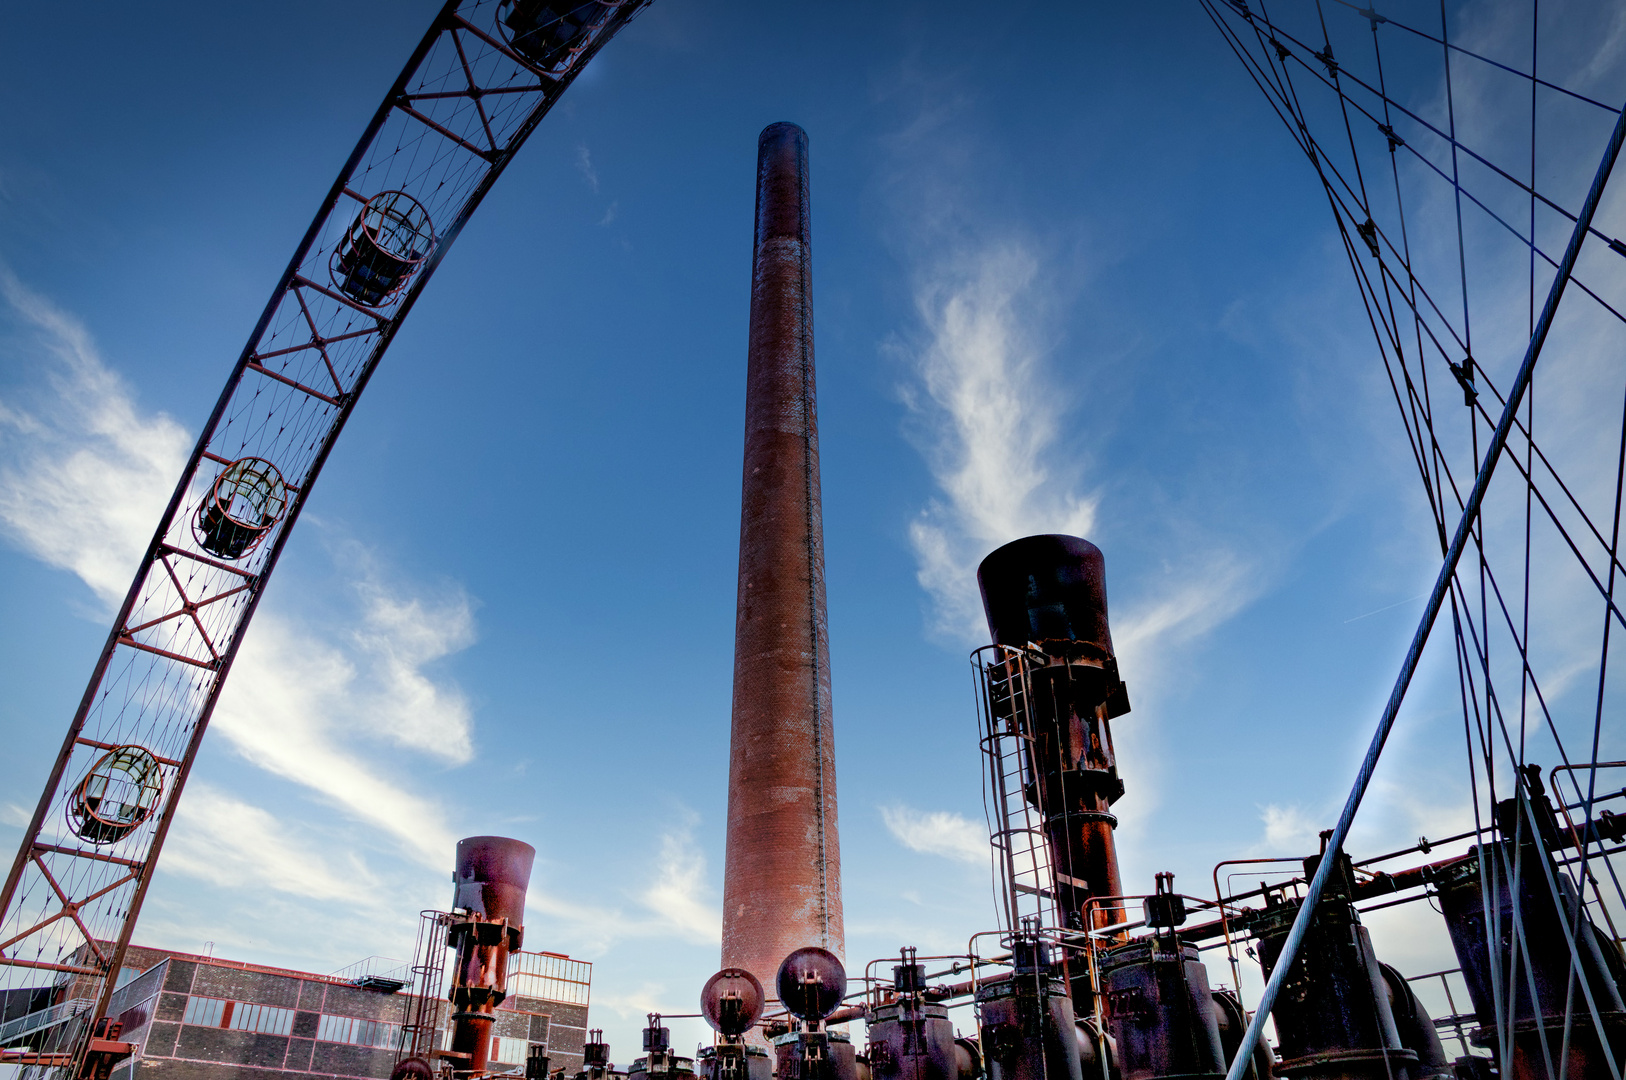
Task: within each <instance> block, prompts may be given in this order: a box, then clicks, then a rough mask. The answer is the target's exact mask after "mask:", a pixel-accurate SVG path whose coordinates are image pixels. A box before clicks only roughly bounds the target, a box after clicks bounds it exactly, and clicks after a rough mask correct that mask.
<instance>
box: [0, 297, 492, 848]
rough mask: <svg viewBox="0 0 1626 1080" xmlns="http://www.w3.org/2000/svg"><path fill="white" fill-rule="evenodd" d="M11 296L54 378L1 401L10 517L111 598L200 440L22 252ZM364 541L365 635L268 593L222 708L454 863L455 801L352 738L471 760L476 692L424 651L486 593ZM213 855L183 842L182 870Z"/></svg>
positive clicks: (358, 808)
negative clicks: (118, 369)
mask: <svg viewBox="0 0 1626 1080" xmlns="http://www.w3.org/2000/svg"><path fill="white" fill-rule="evenodd" d="M0 300H3V301H4V310H3V311H0V315H4V316H6V319H5V321H6V322H7V323H9V324H11V325H10V329H12V330H13V331H14V333H13V334H12V335H11V336H10V338H9V339H8V342H7V347H8V349H12V350H14V351H15V352H16V354H17V358H18V359H19V360H20V361H23V363H19V365H18V369H19V370H23V369H24V368H25V367H33V368H37V369H39V370H41V371H43V372H45V373H46V387H45V390H44V392H43V393H39V394H37V395H35V396H34V397H32V398H30V399H29V402H28V405H27V406H26V407H24V406H21V405H17V404H8V403H5V402H0V531H3V532H4V533H5V535H6V536H7V538H8V539H10V540H11V541H12V543H13V544H15V545H16V546H17V547H18V548H20V549H21V550H23V551H25V552H27V553H28V554H30V555H32V556H33V557H35V558H37V559H39V560H40V561H42V562H44V563H47V564H49V565H51V566H55V567H59V568H61V569H64V570H68V571H70V572H72V573H73V574H75V575H76V576H77V577H79V578H80V580H82V581H83V582H84V583H85V584H86V585H87V586H88V587H89V588H90V589H91V591H92V592H93V593H94V594H95V595H96V597H97V599H98V600H99V601H100V602H101V604H102V605H103V606H104V608H105V609H111V608H112V607H113V606H114V605H115V604H117V602H118V601H119V599H120V598H121V597H122V596H123V595H124V592H125V590H126V589H127V588H128V586H129V580H130V578H129V575H130V572H131V568H133V567H134V566H135V565H136V564H137V563H138V561H139V559H140V556H141V552H142V550H143V549H144V547H145V545H146V543H147V542H148V540H149V539H150V538H151V536H152V529H153V526H154V523H155V522H156V521H157V519H158V516H159V514H160V513H161V511H162V509H163V507H164V504H165V502H166V501H167V499H168V497H169V495H170V493H171V491H172V489H173V486H174V483H175V478H176V477H177V476H178V475H179V474H180V472H181V470H182V468H183V467H184V464H185V461H186V455H187V452H188V451H189V449H190V447H191V443H192V438H191V436H190V435H189V434H188V433H187V432H186V430H185V429H184V428H183V427H182V426H181V425H180V424H179V423H178V422H176V421H175V420H174V419H172V418H170V417H168V416H165V415H163V414H161V413H160V414H148V413H144V412H143V411H142V410H141V409H140V408H139V407H138V406H137V404H136V402H135V400H134V396H133V395H132V393H131V392H130V389H129V388H128V387H127V386H126V385H125V383H124V382H123V380H122V379H120V378H119V376H118V375H117V374H116V373H115V372H113V371H112V370H111V369H109V368H108V367H107V365H106V364H105V363H104V362H103V361H102V359H101V356H100V354H99V352H98V350H97V348H96V345H95V342H94V341H93V340H92V338H91V335H90V334H89V332H88V331H87V330H86V328H85V327H84V326H83V325H82V324H81V323H80V322H79V321H78V320H77V319H75V318H74V317H73V316H72V315H71V314H69V313H68V312H65V311H63V310H62V309H60V308H58V307H57V306H56V305H54V304H53V303H51V302H50V301H49V300H48V299H47V298H45V297H43V296H41V295H40V294H38V293H37V292H35V291H33V290H31V289H30V288H28V287H27V286H26V285H25V284H23V283H22V282H21V281H19V280H18V279H17V277H16V276H15V275H14V274H13V273H11V272H10V271H9V269H6V268H4V267H0ZM346 554H347V555H348V556H353V557H352V558H349V559H348V560H347V565H354V566H358V567H359V568H360V570H359V575H358V576H357V577H356V578H355V580H353V581H352V582H351V587H352V593H353V596H354V597H355V600H356V604H357V606H358V608H359V618H358V619H357V621H356V623H355V624H354V626H353V627H352V628H351V629H350V630H349V632H348V634H346V633H345V632H343V631H329V630H323V629H315V628H311V627H307V626H302V625H299V624H296V623H295V622H294V621H292V620H290V619H288V618H285V617H281V616H279V615H278V614H277V612H276V611H274V610H272V611H266V610H263V609H262V611H261V612H260V614H259V616H258V617H257V619H256V620H255V625H254V629H253V632H252V633H251V634H250V635H249V636H248V637H247V639H246V640H245V641H244V645H243V648H242V651H241V652H240V654H239V656H238V659H237V661H236V664H235V666H234V668H233V674H232V679H231V681H230V682H229V683H228V684H227V688H226V689H225V690H224V691H223V693H222V695H221V701H220V704H219V706H218V708H217V710H216V713H215V718H214V721H213V723H214V726H215V727H216V729H217V730H219V731H220V732H221V733H222V734H224V735H225V736H226V738H227V740H228V741H230V742H231V744H232V745H233V747H234V748H235V749H236V750H237V751H238V753H239V754H241V755H242V756H243V757H244V758H246V759H247V760H249V761H250V762H252V763H254V764H255V765H257V766H259V767H261V768H263V769H265V770H266V771H268V772H270V773H273V774H275V775H277V776H281V777H283V778H285V779H288V780H291V781H294V782H295V783H298V784H301V785H303V786H305V787H307V788H310V789H311V790H313V791H315V792H316V793H317V794H318V795H319V796H321V797H322V798H323V799H325V800H326V801H329V802H331V803H335V804H337V805H339V806H340V807H342V808H343V809H345V810H347V811H349V813H350V815H351V816H352V817H353V818H355V819H358V820H360V821H362V822H366V823H368V824H371V825H373V826H376V827H377V828H378V829H380V830H382V832H383V833H385V834H387V835H390V836H392V837H394V838H395V840H396V841H398V842H399V844H400V845H401V846H402V847H403V848H405V849H406V850H407V851H408V852H409V853H411V854H412V855H413V856H414V857H415V858H416V860H417V861H419V862H421V863H423V864H424V865H426V866H433V867H435V868H436V869H439V868H441V866H442V865H443V863H444V862H445V853H446V852H447V851H448V850H449V849H450V847H451V845H452V843H453V842H454V841H455V836H454V833H453V830H452V829H451V828H450V827H449V825H448V823H447V821H446V819H445V814H444V812H443V810H442V809H441V808H440V807H439V806H438V805H437V804H435V803H433V802H431V801H430V800H427V799H424V798H422V797H421V796H418V795H416V794H413V793H412V792H411V791H410V790H408V789H407V788H406V787H405V786H403V785H401V784H398V783H396V782H395V781H394V780H392V779H391V778H389V777H387V776H385V775H383V774H382V773H381V772H380V770H378V769H377V768H375V767H373V766H372V765H371V764H369V763H367V762H364V761H363V759H362V757H361V755H360V754H359V753H358V752H357V751H356V750H355V749H353V748H351V747H349V746H347V745H345V743H346V742H348V741H351V740H354V739H372V740H378V739H382V740H384V741H386V742H391V743H394V744H396V745H398V746H401V747H403V748H406V749H409V750H413V751H417V752H420V753H426V754H429V755H431V756H433V757H435V758H438V759H440V760H441V761H443V762H446V763H448V764H461V763H463V762H466V761H468V760H469V759H470V758H471V756H472V754H473V747H472V736H471V732H472V724H473V721H472V715H471V712H470V709H469V706H468V703H467V701H466V700H465V699H464V697H463V695H462V694H461V693H460V692H459V691H458V689H457V688H456V687H455V686H451V685H447V684H443V683H439V682H436V681H434V680H432V679H430V678H429V677H428V676H427V675H425V674H424V671H423V666H424V665H425V664H427V663H429V662H431V661H433V660H436V659H439V658H441V657H443V656H446V655H448V654H450V653H453V652H456V651H457V650H459V649H462V648H464V647H466V646H467V645H468V644H469V643H470V642H472V640H473V638H474V620H473V614H472V606H471V604H470V601H469V599H468V597H467V596H465V595H463V594H462V593H461V591H455V590H454V591H453V592H452V593H451V594H450V595H448V596H443V597H440V598H438V599H435V600H428V599H425V598H423V597H421V596H416V595H411V594H410V593H403V592H401V591H399V590H396V589H393V588H391V587H390V586H388V585H386V584H385V583H384V582H383V580H382V579H381V576H380V575H379V573H378V571H377V569H376V567H375V566H373V565H372V562H371V560H369V559H367V558H365V557H364V556H365V552H362V551H360V549H359V547H357V546H355V545H352V549H351V550H348V551H347V552H346ZM244 805H245V806H246V804H244ZM252 809H253V808H252V807H247V808H245V809H242V810H237V811H233V812H234V813H235V814H236V815H237V816H238V817H240V818H243V819H244V821H245V822H246V823H249V824H253V825H255V827H257V828H260V829H262V831H264V830H268V829H270V828H272V823H273V822H274V821H275V819H274V818H272V817H271V816H270V815H266V816H265V817H264V818H255V819H254V821H252V822H248V817H251V816H252V815H251V814H250V813H249V811H251V810H252ZM245 815H247V816H245ZM184 820H190V821H192V822H193V823H194V824H197V823H198V822H200V821H201V820H202V819H200V818H198V817H197V816H195V815H188V816H187V817H186V818H185V819H184ZM198 842H199V843H202V842H203V840H202V839H199V841H198ZM183 846H184V845H183ZM166 865H170V864H168V863H166ZM202 865H204V862H203V861H202V860H192V861H190V862H188V861H187V860H186V858H185V857H184V856H183V858H182V859H181V860H179V861H178V862H176V863H175V864H174V868H175V869H179V870H182V871H186V870H187V869H188V868H189V867H190V868H193V869H196V868H197V867H199V866H202ZM225 865H227V864H221V863H216V867H217V869H216V870H214V871H212V873H213V874H214V875H215V876H218V874H219V873H223V872H225V871H224V870H223V869H220V867H222V866H225Z"/></svg>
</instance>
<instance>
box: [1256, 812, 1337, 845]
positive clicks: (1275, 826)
mask: <svg viewBox="0 0 1626 1080" xmlns="http://www.w3.org/2000/svg"><path fill="white" fill-rule="evenodd" d="M1259 818H1260V820H1261V821H1263V822H1264V825H1265V850H1267V851H1271V852H1276V853H1278V854H1282V855H1306V854H1310V853H1312V852H1314V851H1315V850H1316V849H1317V848H1318V847H1319V846H1320V844H1319V840H1320V834H1321V830H1322V829H1323V828H1324V827H1325V826H1323V825H1322V824H1321V822H1319V821H1318V820H1316V819H1315V818H1314V817H1313V816H1311V815H1310V814H1309V813H1307V812H1306V811H1305V810H1304V808H1303V807H1301V806H1298V805H1297V804H1291V805H1287V806H1281V805H1278V804H1276V803H1270V804H1268V805H1266V806H1262V807H1260V809H1259Z"/></svg>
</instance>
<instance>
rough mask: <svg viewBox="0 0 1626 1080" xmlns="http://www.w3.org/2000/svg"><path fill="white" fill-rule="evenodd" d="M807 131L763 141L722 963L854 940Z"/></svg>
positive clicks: (759, 967) (837, 948)
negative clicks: (828, 575)
mask: <svg viewBox="0 0 1626 1080" xmlns="http://www.w3.org/2000/svg"><path fill="white" fill-rule="evenodd" d="M808 219H809V210H808V170H807V135H806V133H805V132H803V131H802V129H801V128H799V127H797V126H796V125H794V124H784V123H781V124H771V125H769V126H768V127H767V128H765V129H764V130H763V132H762V135H761V137H760V139H759V140H758V144H757V205H756V236H755V249H754V253H753V260H752V273H751V324H750V353H749V361H748V369H747V375H746V405H745V464H744V483H743V489H742V493H741V506H740V572H739V597H738V608H737V616H736V622H735V640H734V704H733V721H732V734H731V742H730V751H729V782H728V843H727V858H726V866H725V870H724V882H723V942H722V962H723V966H725V967H734V968H743V969H744V970H746V971H749V972H751V973H752V974H753V975H755V976H756V977H757V978H758V979H759V980H760V981H761V982H762V983H763V984H764V985H768V984H769V983H770V982H771V981H772V980H773V978H774V975H775V973H776V971H777V970H778V967H779V962H780V960H781V959H783V958H784V957H785V956H786V955H787V954H789V953H791V952H793V951H795V950H796V949H798V948H801V947H802V946H806V945H816V946H819V947H821V948H824V949H828V950H829V951H830V952H832V953H834V954H835V955H836V956H838V957H839V956H841V955H842V954H843V953H844V951H845V933H844V930H843V925H842V910H841V849H840V843H839V840H838V837H837V830H836V775H835V747H834V731H833V727H832V723H831V712H830V660H829V639H828V632H827V629H826V625H825V595H824V525H823V517H822V512H821V510H820V497H819V435H818V415H817V406H816V403H815V387H814V371H813V308H812V295H811V283H810V261H811V250H810V232H809V224H808Z"/></svg>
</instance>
